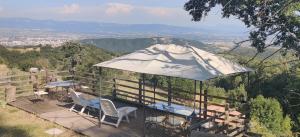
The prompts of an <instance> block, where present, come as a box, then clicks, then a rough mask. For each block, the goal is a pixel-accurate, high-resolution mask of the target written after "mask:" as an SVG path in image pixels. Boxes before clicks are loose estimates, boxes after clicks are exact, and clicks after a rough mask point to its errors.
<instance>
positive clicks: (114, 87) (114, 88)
mask: <svg viewBox="0 0 300 137" xmlns="http://www.w3.org/2000/svg"><path fill="white" fill-rule="evenodd" d="M113 83H114V84H113V91H112V96H113V99H114V100H115V99H116V98H117V81H116V78H113Z"/></svg>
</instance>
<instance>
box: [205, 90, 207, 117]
mask: <svg viewBox="0 0 300 137" xmlns="http://www.w3.org/2000/svg"><path fill="white" fill-rule="evenodd" d="M204 119H207V90H204Z"/></svg>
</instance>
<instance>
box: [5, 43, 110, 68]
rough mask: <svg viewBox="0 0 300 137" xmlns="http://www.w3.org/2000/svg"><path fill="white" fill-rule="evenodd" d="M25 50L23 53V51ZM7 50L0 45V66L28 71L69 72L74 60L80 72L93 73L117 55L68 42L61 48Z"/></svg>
mask: <svg viewBox="0 0 300 137" xmlns="http://www.w3.org/2000/svg"><path fill="white" fill-rule="evenodd" d="M22 50H23V51H22ZM25 50H26V49H18V50H17V49H11V50H9V49H7V48H5V47H3V46H1V45H0V64H5V65H7V66H8V67H9V68H17V69H20V70H23V71H28V69H29V68H30V67H38V68H49V69H57V70H68V69H69V68H70V64H71V63H70V61H71V60H72V59H74V60H76V61H77V64H78V65H77V66H78V68H76V69H77V70H79V71H81V70H82V71H91V70H92V69H93V65H94V64H95V63H99V62H102V61H106V60H109V59H111V58H113V57H114V56H115V54H113V53H111V52H108V51H105V50H103V49H101V48H97V47H95V46H92V45H88V44H78V43H72V42H67V43H65V44H63V45H62V46H60V47H57V48H52V47H51V46H45V47H40V48H36V49H34V50H30V51H28V50H27V51H25Z"/></svg>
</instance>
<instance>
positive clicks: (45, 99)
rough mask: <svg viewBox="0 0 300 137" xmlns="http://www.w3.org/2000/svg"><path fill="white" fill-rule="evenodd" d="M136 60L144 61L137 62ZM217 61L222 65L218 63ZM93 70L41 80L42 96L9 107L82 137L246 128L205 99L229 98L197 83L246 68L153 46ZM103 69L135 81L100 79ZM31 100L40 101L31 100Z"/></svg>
mask: <svg viewBox="0 0 300 137" xmlns="http://www.w3.org/2000/svg"><path fill="white" fill-rule="evenodd" d="M141 54H142V55H141ZM202 54H203V55H205V56H201V55H202ZM152 55H153V56H152ZM141 56H143V57H145V58H148V60H147V59H145V60H142V59H140V58H139V57H141ZM167 56H172V57H169V59H172V60H168V59H166V57H167ZM152 59H153V60H152ZM181 59H186V60H187V61H186V62H182V61H180V60H181ZM149 61H150V62H149ZM214 61H215V62H214ZM145 62H146V65H145V64H144V63H145ZM220 62H223V64H222V65H223V66H222V65H221V66H220V65H219V64H218V63H220ZM195 63H196V64H195ZM124 64H130V65H127V66H126V65H124ZM149 64H156V65H149ZM141 65H145V66H144V67H140V66H141ZM94 66H95V68H97V69H98V70H99V71H98V72H99V74H97V75H95V72H94V73H93V74H88V73H87V74H86V75H85V76H76V75H75V74H74V72H69V73H68V74H67V76H65V77H64V78H61V79H56V81H47V79H48V78H47V75H46V78H45V79H46V82H44V84H42V85H43V86H40V87H43V93H45V94H38V93H37V91H40V89H42V88H40V87H39V88H36V89H34V90H35V91H36V92H33V93H34V95H35V96H33V95H27V96H21V97H18V98H17V99H16V100H15V101H12V102H9V104H10V105H12V106H14V107H17V108H20V109H22V110H24V111H27V112H30V113H33V114H36V115H37V116H39V117H40V118H42V119H45V120H48V121H52V122H55V123H57V124H59V125H62V126H63V127H66V128H69V129H72V130H74V131H77V132H79V133H81V134H84V135H87V136H103V137H107V136H110V137H114V136H116V137H117V136H118V137H119V136H121V137H123V136H124V137H127V136H128V137H134V136H137V137H140V136H149V137H150V136H153V137H157V136H166V137H167V136H170V137H173V136H174V137H183V136H191V135H192V133H193V134H195V133H194V132H201V134H202V133H211V134H225V135H228V136H236V135H239V134H240V133H242V132H243V131H244V130H245V128H246V126H245V124H246V122H245V119H246V114H243V113H242V112H239V111H238V110H236V109H233V108H230V106H229V105H228V103H225V104H216V103H212V102H209V101H208V98H217V99H220V100H224V101H225V102H227V101H232V99H229V98H225V97H218V96H212V95H209V94H208V93H207V90H206V89H204V85H203V81H204V80H208V79H212V78H214V77H219V76H223V75H227V74H233V73H243V72H249V71H250V70H251V69H249V68H245V67H242V66H239V65H238V64H235V63H232V62H230V61H228V60H225V59H223V58H219V57H216V56H214V55H213V54H211V53H208V52H205V51H202V50H200V49H196V48H194V47H184V46H183V47H181V46H175V45H165V46H161V45H154V46H152V47H149V48H147V49H146V50H140V51H137V52H135V53H132V54H129V55H125V56H122V57H119V58H115V59H113V60H110V61H106V62H102V63H100V64H96V65H94ZM125 66H126V67H125ZM139 67H140V68H139ZM103 69H117V70H123V71H131V72H136V73H138V74H140V78H139V80H133V79H122V78H116V77H115V78H112V79H110V80H108V79H107V78H106V80H103V79H102V74H101V72H102V71H103ZM145 74H149V75H150V74H151V75H162V76H166V77H167V80H168V87H167V88H165V87H159V86H153V85H151V84H149V82H148V83H147V82H146V80H145ZM194 74H199V75H194ZM88 75H90V76H91V77H88ZM51 76H52V77H53V75H51ZM171 77H180V78H186V79H190V80H193V82H194V87H193V88H194V91H185V90H180V89H175V88H173V87H172V85H171V82H170V81H171ZM83 81H84V82H83ZM30 83H31V84H34V85H41V84H40V83H39V82H38V77H37V74H35V73H33V74H31V80H30ZM104 88H109V89H108V91H109V92H106V93H108V94H106V95H104V96H103V89H104ZM106 91H107V90H106ZM175 91H176V92H175ZM175 93H176V94H179V95H176V94H175ZM181 94H184V95H185V96H188V97H189V98H187V97H181ZM34 97H39V98H41V101H38V102H36V101H33V99H34ZM234 101H239V100H234ZM100 133H101V134H100Z"/></svg>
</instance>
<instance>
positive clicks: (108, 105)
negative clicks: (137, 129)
mask: <svg viewBox="0 0 300 137" xmlns="http://www.w3.org/2000/svg"><path fill="white" fill-rule="evenodd" d="M100 105H101V110H102V111H103V114H104V115H103V117H102V118H101V122H102V123H105V124H109V125H113V126H115V127H118V126H119V124H120V122H121V120H122V119H123V118H124V117H125V118H126V120H127V122H128V123H129V118H128V115H129V114H130V113H131V112H134V116H135V117H137V116H136V110H137V108H136V107H120V108H116V107H115V105H114V103H113V102H112V101H111V100H109V99H101V102H100ZM107 116H109V117H112V118H117V122H116V123H113V122H109V121H106V120H105V118H106V117H107Z"/></svg>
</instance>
